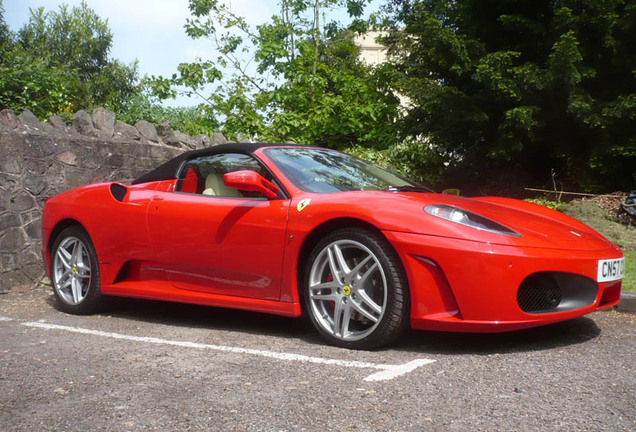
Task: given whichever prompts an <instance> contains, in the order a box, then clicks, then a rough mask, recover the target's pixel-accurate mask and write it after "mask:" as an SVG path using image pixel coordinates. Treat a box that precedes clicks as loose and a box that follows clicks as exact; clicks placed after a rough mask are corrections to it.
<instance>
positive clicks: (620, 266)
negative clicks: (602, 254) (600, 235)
mask: <svg viewBox="0 0 636 432" xmlns="http://www.w3.org/2000/svg"><path fill="white" fill-rule="evenodd" d="M624 276H625V257H623V258H616V259H607V260H598V273H597V275H596V280H597V281H598V282H610V281H615V280H619V279H623V277H624Z"/></svg>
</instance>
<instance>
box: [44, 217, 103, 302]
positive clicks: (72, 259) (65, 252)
mask: <svg viewBox="0 0 636 432" xmlns="http://www.w3.org/2000/svg"><path fill="white" fill-rule="evenodd" d="M51 285H52V286H53V293H54V294H55V298H56V299H57V301H58V304H59V305H60V309H62V310H63V311H64V312H66V313H70V314H75V315H89V314H93V313H96V312H99V311H100V310H101V309H102V307H103V306H104V298H103V296H102V295H101V292H100V289H99V285H100V282H99V261H98V260H97V254H96V252H95V246H93V242H92V241H91V239H90V237H89V235H88V233H87V232H86V231H85V230H84V229H83V228H81V227H79V226H72V227H69V228H66V229H64V230H63V231H62V232H60V234H59V235H58V236H57V237H56V239H55V242H54V243H53V247H52V248H51Z"/></svg>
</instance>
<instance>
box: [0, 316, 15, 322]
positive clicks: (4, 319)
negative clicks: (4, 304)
mask: <svg viewBox="0 0 636 432" xmlns="http://www.w3.org/2000/svg"><path fill="white" fill-rule="evenodd" d="M0 321H13V318H9V317H4V316H0Z"/></svg>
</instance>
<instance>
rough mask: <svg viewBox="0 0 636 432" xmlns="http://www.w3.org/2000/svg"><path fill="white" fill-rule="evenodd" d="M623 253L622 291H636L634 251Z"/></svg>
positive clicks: (635, 253) (635, 255) (635, 254)
mask: <svg viewBox="0 0 636 432" xmlns="http://www.w3.org/2000/svg"><path fill="white" fill-rule="evenodd" d="M623 253H625V279H623V291H636V250H627V249H626V250H624V251H623Z"/></svg>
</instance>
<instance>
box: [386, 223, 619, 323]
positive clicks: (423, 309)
mask: <svg viewBox="0 0 636 432" xmlns="http://www.w3.org/2000/svg"><path fill="white" fill-rule="evenodd" d="M384 234H385V235H386V237H387V238H388V239H389V241H390V242H391V243H392V244H393V245H394V247H395V249H396V251H397V252H398V254H399V255H400V258H401V259H402V262H403V263H404V267H405V270H406V273H407V276H408V279H409V287H410V290H411V326H412V327H413V328H416V329H423V330H443V331H462V332H499V331H509V330H517V329H522V328H528V327H535V326H539V325H544V324H549V323H553V322H557V321H563V320H567V319H571V318H575V317H578V316H582V315H585V314H588V313H590V312H594V311H596V310H600V309H605V308H608V307H611V306H614V305H615V304H617V303H618V302H619V300H620V290H621V281H620V280H619V281H612V282H604V283H597V282H596V277H597V264H598V260H599V259H610V258H620V257H622V252H621V251H620V249H618V248H616V247H614V246H608V247H607V248H606V249H603V250H595V251H571V250H561V249H544V248H524V247H516V246H502V245H496V244H491V243H483V242H475V241H468V240H460V239H454V238H447V237H436V236H430V235H420V234H411V233H401V232H394V231H386V232H384ZM539 272H558V273H560V274H571V275H578V277H579V278H581V277H582V278H585V279H587V282H588V285H589V284H590V283H593V285H594V286H595V287H596V293H595V295H594V294H592V296H591V297H589V301H588V302H586V303H585V305H582V306H581V305H579V306H580V307H578V306H577V307H575V308H574V309H568V310H558V311H554V312H545V313H527V312H524V311H523V310H522V309H521V307H520V306H519V303H518V299H517V294H518V290H519V287H520V285H521V284H522V282H523V281H524V279H526V278H527V277H528V276H530V275H532V274H535V273H539Z"/></svg>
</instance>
